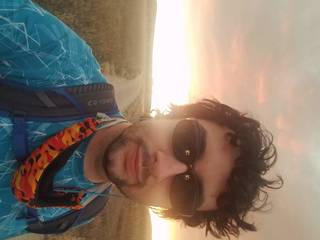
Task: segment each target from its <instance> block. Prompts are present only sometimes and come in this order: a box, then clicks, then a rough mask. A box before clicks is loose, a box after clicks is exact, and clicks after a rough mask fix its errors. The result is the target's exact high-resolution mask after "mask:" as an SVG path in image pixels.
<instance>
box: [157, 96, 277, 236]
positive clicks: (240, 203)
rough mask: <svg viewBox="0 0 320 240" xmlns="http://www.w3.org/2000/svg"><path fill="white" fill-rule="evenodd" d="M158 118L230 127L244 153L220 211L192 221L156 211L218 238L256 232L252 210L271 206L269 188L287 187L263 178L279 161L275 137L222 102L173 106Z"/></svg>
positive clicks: (199, 213)
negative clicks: (190, 119)
mask: <svg viewBox="0 0 320 240" xmlns="http://www.w3.org/2000/svg"><path fill="white" fill-rule="evenodd" d="M156 117H157V118H187V117H193V118H197V119H203V120H209V121H213V122H215V123H217V124H219V125H222V126H225V127H228V128H229V129H231V130H232V131H233V132H234V134H232V136H231V143H232V144H234V145H235V146H237V147H239V149H240V156H239V157H238V158H237V159H236V160H235V165H234V167H233V169H232V172H231V174H230V177H229V178H228V180H227V184H226V189H225V191H224V192H222V193H221V194H220V196H219V197H218V199H217V206H218V207H217V209H215V210H211V211H197V212H196V213H195V214H194V215H193V216H192V217H185V216H181V215H179V214H178V213H177V212H175V210H174V209H169V210H158V211H156V212H157V213H158V214H159V215H160V216H161V217H165V218H173V219H182V220H183V222H184V223H185V224H186V225H188V226H192V227H196V226H199V227H201V228H204V227H205V232H206V235H207V234H208V232H210V233H211V234H212V235H214V236H215V237H217V238H220V237H222V236H226V237H228V238H229V237H230V235H233V236H236V237H238V236H239V233H240V229H242V230H245V231H256V227H255V226H254V224H253V223H248V222H246V220H245V217H246V215H247V213H248V211H249V210H253V211H256V210H261V209H262V208H263V207H265V206H266V205H267V203H268V201H267V200H268V193H267V192H266V188H270V189H279V188H281V187H282V185H283V179H282V178H281V176H277V178H276V179H275V180H267V179H265V178H264V177H263V176H264V175H265V174H266V173H267V172H268V170H269V169H270V168H271V167H272V166H273V165H274V164H275V162H276V160H277V151H276V147H275V145H274V144H273V136H272V134H271V133H270V132H269V131H267V130H266V129H264V128H263V127H262V125H261V124H260V123H259V122H258V121H257V120H254V119H252V118H249V117H248V116H247V115H246V114H242V113H240V112H239V111H237V110H235V109H233V108H231V107H229V106H227V105H225V104H222V103H220V102H218V101H217V100H209V99H203V100H201V101H200V102H197V103H194V104H187V105H182V106H176V105H172V106H171V108H170V111H169V113H168V114H165V115H164V114H161V113H159V112H158V114H157V115H156Z"/></svg>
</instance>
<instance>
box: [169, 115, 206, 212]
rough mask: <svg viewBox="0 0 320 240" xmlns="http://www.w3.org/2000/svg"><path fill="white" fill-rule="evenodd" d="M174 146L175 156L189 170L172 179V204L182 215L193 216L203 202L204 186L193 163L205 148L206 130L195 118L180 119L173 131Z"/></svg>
mask: <svg viewBox="0 0 320 240" xmlns="http://www.w3.org/2000/svg"><path fill="white" fill-rule="evenodd" d="M172 147H173V152H174V155H175V157H176V158H177V159H178V160H179V161H180V162H182V163H184V164H186V165H187V166H188V170H187V171H186V172H184V173H182V174H178V175H176V176H175V177H174V178H173V180H172V183H171V188H170V201H171V205H172V208H173V209H174V210H175V211H176V212H178V213H179V214H180V215H183V216H192V215H193V214H194V213H195V211H196V209H197V208H198V207H199V206H200V204H201V202H202V187H201V183H200V181H199V178H198V177H197V175H196V174H195V172H194V169H193V165H194V163H195V161H196V160H197V159H199V158H200V156H201V154H202V153H203V150H204V148H205V130H204V129H203V127H202V126H201V125H200V124H199V123H198V122H197V121H196V120H194V119H184V120H181V121H179V122H178V123H177V125H176V127H175V129H174V132H173V136H172Z"/></svg>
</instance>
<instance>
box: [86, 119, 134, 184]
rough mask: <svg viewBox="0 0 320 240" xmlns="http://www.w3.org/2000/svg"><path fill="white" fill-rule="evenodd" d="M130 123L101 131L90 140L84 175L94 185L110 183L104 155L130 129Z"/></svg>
mask: <svg viewBox="0 0 320 240" xmlns="http://www.w3.org/2000/svg"><path fill="white" fill-rule="evenodd" d="M130 125H131V124H130V123H128V122H124V123H120V124H118V125H115V126H111V127H108V128H103V129H100V130H99V131H98V132H97V133H96V134H95V135H94V136H93V137H92V139H91V140H90V142H89V144H88V147H87V149H86V152H85V158H84V170H83V171H84V175H85V177H86V178H87V179H88V180H89V181H91V182H94V183H107V182H110V181H109V179H108V176H107V175H106V172H105V170H104V167H103V166H104V164H103V162H104V161H105V159H104V158H103V157H104V153H105V151H106V149H107V147H108V146H109V144H110V143H111V142H112V141H113V140H114V139H115V138H116V137H117V136H119V135H120V134H121V133H122V131H123V130H124V129H125V128H127V127H129V126H130Z"/></svg>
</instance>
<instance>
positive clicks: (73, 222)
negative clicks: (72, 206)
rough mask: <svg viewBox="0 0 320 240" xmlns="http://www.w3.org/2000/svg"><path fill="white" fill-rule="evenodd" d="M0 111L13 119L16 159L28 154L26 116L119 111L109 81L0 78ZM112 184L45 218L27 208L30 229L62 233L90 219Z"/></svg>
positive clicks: (60, 116) (69, 116)
mask: <svg viewBox="0 0 320 240" xmlns="http://www.w3.org/2000/svg"><path fill="white" fill-rule="evenodd" d="M0 112H1V114H2V115H4V116H6V117H10V118H11V119H12V122H13V131H12V141H13V143H12V145H13V148H14V152H15V155H16V159H17V160H18V161H23V160H24V159H25V158H26V156H28V151H27V131H26V121H27V120H41V121H51V122H54V121H67V120H74V119H78V118H85V117H94V116H96V114H97V112H102V113H106V114H109V115H113V114H117V113H119V110H118V107H117V104H116V102H115V98H114V91H113V86H112V85H111V84H108V83H93V84H88V85H81V86H70V87H57V88H52V89H40V88H33V89H30V88H27V87H24V86H20V85H17V84H15V83H12V82H9V83H8V82H3V81H0ZM110 191H111V186H108V187H107V186H104V188H103V189H100V190H99V192H100V194H98V195H96V196H94V197H93V198H92V199H91V200H90V201H89V203H87V204H86V205H85V206H84V207H83V208H82V209H80V210H69V211H67V212H66V213H65V214H62V215H61V216H58V217H56V218H54V219H51V220H48V221H41V220H40V219H39V218H38V216H37V212H36V209H33V208H28V209H27V216H26V219H27V222H28V227H27V228H26V230H27V231H28V232H31V233H39V234H56V233H62V232H65V231H67V230H68V229H70V228H71V227H76V226H79V225H82V224H84V223H87V222H89V221H90V220H91V219H93V218H94V217H95V216H96V215H97V214H98V213H99V212H100V211H101V210H102V209H103V208H104V206H105V205H106V202H107V198H108V197H107V196H108V193H109V192H110Z"/></svg>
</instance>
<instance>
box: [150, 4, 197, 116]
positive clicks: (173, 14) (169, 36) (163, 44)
mask: <svg viewBox="0 0 320 240" xmlns="http://www.w3.org/2000/svg"><path fill="white" fill-rule="evenodd" d="M157 6H158V7H157V17H156V24H155V25H156V26H155V37H154V46H153V68H152V73H153V74H152V78H153V85H152V103H151V108H152V109H155V108H157V109H159V110H160V111H164V110H165V109H166V108H167V106H168V105H169V104H170V103H174V104H183V103H187V102H188V101H189V88H190V82H191V78H190V76H191V74H190V66H189V65H190V64H189V61H188V54H187V33H186V19H185V18H186V14H185V2H184V0H175V1H169V0H161V1H158V2H157Z"/></svg>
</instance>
